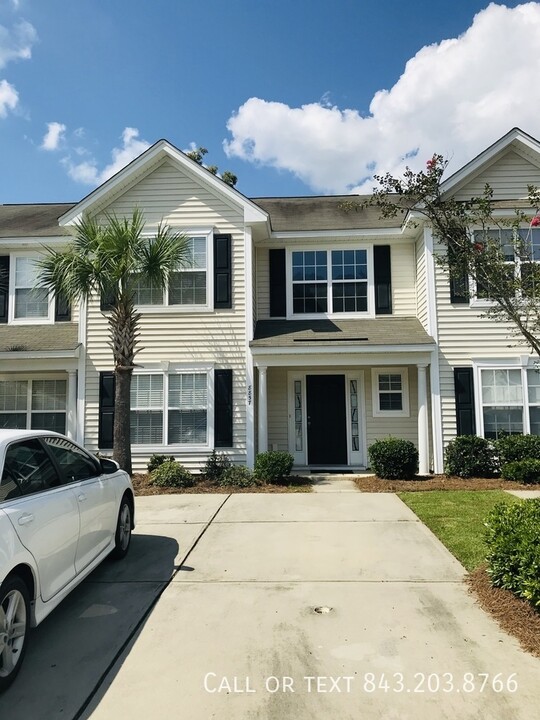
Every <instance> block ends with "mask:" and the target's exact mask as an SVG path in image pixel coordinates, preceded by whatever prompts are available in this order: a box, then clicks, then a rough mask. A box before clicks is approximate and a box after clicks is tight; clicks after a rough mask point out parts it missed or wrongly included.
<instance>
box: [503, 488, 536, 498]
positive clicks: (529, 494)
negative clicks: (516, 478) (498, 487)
mask: <svg viewBox="0 0 540 720" xmlns="http://www.w3.org/2000/svg"><path fill="white" fill-rule="evenodd" d="M506 492H507V493H510V495H515V496H516V497H518V498H521V499H522V500H532V499H533V498H540V490H506Z"/></svg>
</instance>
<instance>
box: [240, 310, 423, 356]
mask: <svg viewBox="0 0 540 720" xmlns="http://www.w3.org/2000/svg"><path fill="white" fill-rule="evenodd" d="M434 343H435V341H434V340H433V338H432V337H430V335H428V334H427V332H426V331H425V330H424V328H423V326H422V324H421V323H420V321H419V320H418V318H415V317H378V318H369V319H360V320H259V321H258V322H257V325H256V328H255V337H254V339H253V340H252V342H251V343H250V345H251V347H252V348H254V349H256V348H261V350H263V349H266V348H278V347H279V348H288V349H291V348H294V349H295V351H296V352H301V349H302V348H303V347H304V348H305V347H309V348H314V347H319V348H321V347H324V348H329V347H334V346H337V347H341V348H343V347H349V348H350V349H351V351H352V352H354V351H355V350H359V349H362V348H364V347H366V346H367V347H372V346H373V347H374V346H377V347H380V346H385V345H388V346H393V347H395V346H407V347H410V346H411V345H426V346H428V345H434ZM427 349H428V348H427V347H426V350H427Z"/></svg>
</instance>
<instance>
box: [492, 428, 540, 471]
mask: <svg viewBox="0 0 540 720" xmlns="http://www.w3.org/2000/svg"><path fill="white" fill-rule="evenodd" d="M495 448H496V450H497V453H498V455H499V460H500V463H501V465H506V463H511V462H514V461H516V460H530V459H532V458H534V460H540V437H539V436H538V435H506V436H505V437H502V438H499V439H498V440H497V442H496V443H495Z"/></svg>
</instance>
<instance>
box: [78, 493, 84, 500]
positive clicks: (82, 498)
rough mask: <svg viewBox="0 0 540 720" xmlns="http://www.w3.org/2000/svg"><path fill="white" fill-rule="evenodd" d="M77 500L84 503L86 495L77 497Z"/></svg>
mask: <svg viewBox="0 0 540 720" xmlns="http://www.w3.org/2000/svg"><path fill="white" fill-rule="evenodd" d="M77 500H78V501H79V502H84V501H85V500H86V495H85V494H84V493H81V494H80V495H77Z"/></svg>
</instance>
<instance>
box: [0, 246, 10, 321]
mask: <svg viewBox="0 0 540 720" xmlns="http://www.w3.org/2000/svg"><path fill="white" fill-rule="evenodd" d="M8 303H9V255H3V256H2V257H0V323H7V321H8Z"/></svg>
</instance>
